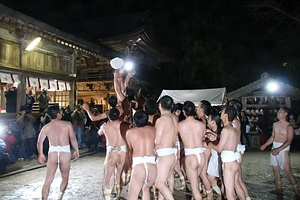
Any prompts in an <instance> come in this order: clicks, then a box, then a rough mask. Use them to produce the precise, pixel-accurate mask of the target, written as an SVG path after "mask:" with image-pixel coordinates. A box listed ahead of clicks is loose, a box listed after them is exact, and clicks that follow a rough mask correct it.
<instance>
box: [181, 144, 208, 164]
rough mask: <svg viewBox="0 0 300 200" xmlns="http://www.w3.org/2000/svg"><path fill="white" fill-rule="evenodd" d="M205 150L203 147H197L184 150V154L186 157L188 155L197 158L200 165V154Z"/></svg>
mask: <svg viewBox="0 0 300 200" xmlns="http://www.w3.org/2000/svg"><path fill="white" fill-rule="evenodd" d="M204 150H205V148H203V147H198V148H184V154H185V155H186V156H188V155H195V156H196V157H197V160H198V164H200V161H201V159H200V154H201V153H203V152H204Z"/></svg>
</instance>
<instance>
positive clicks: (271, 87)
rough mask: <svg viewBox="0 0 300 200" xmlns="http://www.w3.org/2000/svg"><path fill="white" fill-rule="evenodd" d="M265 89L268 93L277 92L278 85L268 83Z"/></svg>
mask: <svg viewBox="0 0 300 200" xmlns="http://www.w3.org/2000/svg"><path fill="white" fill-rule="evenodd" d="M267 89H268V90H269V91H270V92H276V91H277V90H278V85H277V83H275V82H270V83H268V85H267Z"/></svg>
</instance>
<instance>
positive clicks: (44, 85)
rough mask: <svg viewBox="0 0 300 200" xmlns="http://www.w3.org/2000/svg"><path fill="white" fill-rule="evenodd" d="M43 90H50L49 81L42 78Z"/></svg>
mask: <svg viewBox="0 0 300 200" xmlns="http://www.w3.org/2000/svg"><path fill="white" fill-rule="evenodd" d="M40 84H41V89H47V90H48V89H49V82H48V80H47V79H41V78H40Z"/></svg>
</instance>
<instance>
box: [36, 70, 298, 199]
mask: <svg viewBox="0 0 300 200" xmlns="http://www.w3.org/2000/svg"><path fill="white" fill-rule="evenodd" d="M133 75H134V73H128V75H127V76H126V78H125V79H124V71H123V70H116V71H115V73H114V86H115V90H116V94H117V95H116V97H115V96H111V97H110V98H109V104H110V106H111V109H110V110H109V111H108V112H107V113H103V114H100V115H94V114H93V113H92V112H91V109H90V107H89V105H88V104H83V105H82V109H83V110H85V111H86V112H87V114H88V116H89V118H90V119H91V120H92V121H98V120H102V119H105V118H108V122H107V123H105V124H103V125H102V126H101V127H100V129H99V131H98V134H99V135H105V138H106V145H107V146H106V158H105V162H104V184H103V186H102V192H103V197H104V199H106V200H108V199H110V198H111V194H112V189H113V188H114V190H115V191H116V194H117V198H118V197H120V196H121V191H122V187H123V186H124V184H126V183H127V182H128V181H129V188H128V198H127V199H129V200H136V199H138V198H139V196H141V197H142V199H151V198H155V199H156V198H158V199H167V200H172V199H174V194H173V193H174V173H175V172H176V173H177V174H178V175H179V177H180V180H181V183H182V186H183V189H186V185H187V184H186V182H187V181H189V183H190V186H191V190H192V195H193V199H196V200H199V199H202V198H203V196H205V197H206V199H213V195H214V194H213V191H214V192H215V193H216V195H217V196H218V198H219V199H221V198H222V196H226V198H227V199H228V200H232V199H236V198H238V199H240V200H249V199H251V198H250V195H249V192H248V189H247V186H246V184H245V182H244V181H243V179H242V171H241V170H242V168H241V163H242V155H243V153H244V151H245V146H244V145H241V144H240V137H241V122H240V119H239V113H240V112H241V111H242V104H241V102H240V101H239V100H231V101H229V103H228V104H227V105H225V106H223V107H222V108H213V107H212V106H211V104H210V103H209V102H208V101H206V100H203V101H201V102H199V104H198V105H197V106H195V104H194V103H193V102H190V101H188V100H187V101H186V102H184V104H175V103H174V101H173V99H172V98H171V97H170V96H163V97H162V98H160V99H159V100H158V102H156V101H155V100H153V99H147V100H146V99H145V98H143V97H141V96H138V97H137V98H133V97H132V96H131V95H130V90H129V89H128V87H127V86H128V82H129V79H130V78H131V77H132V76H133ZM49 111H50V115H51V117H52V119H53V120H52V121H51V122H50V123H48V124H47V125H45V126H44V127H43V129H42V130H41V134H40V136H39V139H38V147H39V148H38V150H39V162H40V163H42V162H44V161H45V157H44V155H43V148H42V145H41V143H42V142H43V140H44V139H45V137H46V136H47V137H48V139H49V141H50V144H51V145H52V146H50V149H49V155H48V165H47V176H46V181H45V184H44V186H43V199H47V196H48V193H49V188H50V185H51V182H52V181H53V178H54V173H55V171H56V169H57V166H58V164H59V165H60V170H61V172H62V177H63V180H62V183H61V194H60V197H62V195H63V193H64V191H65V189H66V187H67V183H68V175H69V170H70V157H71V154H70V146H69V140H70V141H71V144H72V146H73V148H74V150H75V152H74V156H75V159H77V158H78V157H79V151H78V145H77V141H76V137H75V134H74V131H73V130H72V127H71V126H70V125H69V124H68V123H67V122H61V121H60V118H61V112H60V111H59V109H58V107H50V108H49ZM288 113H289V110H288V109H287V108H280V109H279V111H278V114H277V118H278V120H279V121H278V122H275V123H274V125H273V131H272V136H271V137H270V138H269V139H268V141H267V142H266V143H265V144H264V145H262V146H261V150H264V149H265V148H266V147H267V146H269V145H271V144H273V148H272V153H271V163H270V164H271V165H272V167H273V171H274V176H275V183H276V189H275V190H274V191H271V192H272V193H276V194H277V193H282V191H283V188H282V184H281V180H280V168H281V169H283V170H284V172H285V173H286V175H287V177H288V179H289V180H290V182H291V183H292V186H293V189H294V191H295V193H296V195H298V196H299V195H300V192H299V187H298V183H297V180H296V179H295V177H294V176H293V174H292V172H291V167H290V160H289V156H288V151H289V145H290V144H291V141H292V139H293V135H294V134H293V131H292V126H291V125H290V124H289V123H288V121H287V117H288ZM53 130H54V131H53ZM219 158H220V159H219ZM220 160H221V161H220ZM122 174H123V175H122ZM113 177H114V185H113V186H112V185H110V182H111V179H112V178H113ZM151 191H152V192H153V193H152V194H151Z"/></svg>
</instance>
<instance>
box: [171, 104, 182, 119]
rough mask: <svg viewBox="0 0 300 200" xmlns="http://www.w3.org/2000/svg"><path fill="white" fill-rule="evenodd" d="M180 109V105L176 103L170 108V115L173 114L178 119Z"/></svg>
mask: <svg viewBox="0 0 300 200" xmlns="http://www.w3.org/2000/svg"><path fill="white" fill-rule="evenodd" d="M182 107H183V104H182V103H176V104H175V105H174V106H173V108H172V113H174V114H175V115H176V116H177V117H178V116H179V115H180V114H181V112H182Z"/></svg>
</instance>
